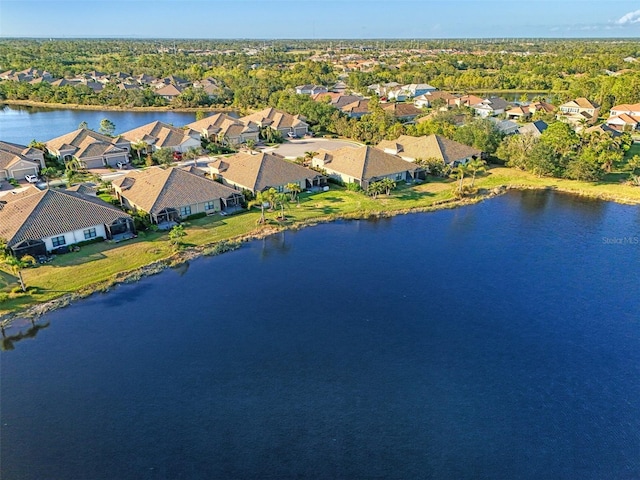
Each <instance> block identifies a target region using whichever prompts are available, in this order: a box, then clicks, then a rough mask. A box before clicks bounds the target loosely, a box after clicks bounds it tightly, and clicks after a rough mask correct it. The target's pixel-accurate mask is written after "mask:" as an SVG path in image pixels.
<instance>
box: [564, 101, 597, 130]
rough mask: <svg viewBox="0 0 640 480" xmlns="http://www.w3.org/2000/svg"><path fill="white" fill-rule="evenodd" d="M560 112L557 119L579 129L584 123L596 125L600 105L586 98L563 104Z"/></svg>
mask: <svg viewBox="0 0 640 480" xmlns="http://www.w3.org/2000/svg"><path fill="white" fill-rule="evenodd" d="M559 110H560V111H559V112H558V113H557V115H556V118H557V119H558V120H560V121H561V122H565V123H568V124H570V125H572V126H573V127H579V126H581V125H582V124H584V123H586V124H594V123H595V122H596V121H597V120H598V115H600V105H598V104H597V103H595V102H592V101H591V100H588V99H586V98H584V97H580V98H576V99H575V100H571V101H569V102H566V103H563V104H562V105H560V107H559Z"/></svg>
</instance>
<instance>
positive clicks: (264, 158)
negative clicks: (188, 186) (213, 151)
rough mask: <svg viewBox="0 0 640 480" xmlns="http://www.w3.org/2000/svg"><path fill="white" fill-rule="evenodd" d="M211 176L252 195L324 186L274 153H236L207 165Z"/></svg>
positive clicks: (313, 175) (316, 177)
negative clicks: (271, 190) (288, 187)
mask: <svg viewBox="0 0 640 480" xmlns="http://www.w3.org/2000/svg"><path fill="white" fill-rule="evenodd" d="M209 171H210V173H211V175H212V176H216V177H218V178H220V179H221V180H222V182H223V183H224V184H225V185H228V186H230V187H233V188H236V189H239V190H249V191H251V192H252V193H254V194H255V193H257V192H261V191H264V190H268V189H269V188H275V189H276V190H277V191H279V192H287V191H288V189H287V184H289V183H295V184H297V185H298V186H299V187H300V189H302V190H307V189H309V188H313V187H319V186H321V185H323V184H324V176H322V175H320V174H319V173H318V172H315V171H313V170H310V169H308V168H305V167H302V166H300V165H296V164H295V163H292V162H289V161H287V160H285V159H284V157H282V156H280V155H277V154H274V153H257V154H251V153H238V154H236V155H233V156H231V157H226V158H220V159H218V160H215V161H214V162H211V163H209Z"/></svg>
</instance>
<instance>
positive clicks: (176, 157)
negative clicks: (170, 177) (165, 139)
mask: <svg viewBox="0 0 640 480" xmlns="http://www.w3.org/2000/svg"><path fill="white" fill-rule="evenodd" d="M173 160H174V162H179V161H180V160H182V153H181V152H173Z"/></svg>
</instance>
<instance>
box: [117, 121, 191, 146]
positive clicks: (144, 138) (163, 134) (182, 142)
mask: <svg viewBox="0 0 640 480" xmlns="http://www.w3.org/2000/svg"><path fill="white" fill-rule="evenodd" d="M121 137H122V138H123V139H125V140H126V141H127V142H129V144H134V143H140V142H144V143H146V144H147V145H148V151H151V152H154V151H156V150H158V149H160V148H168V149H170V150H173V151H174V152H183V153H184V152H186V151H187V150H189V149H190V148H192V147H193V148H199V147H200V146H201V145H200V132H197V131H195V130H193V129H191V128H178V127H174V126H173V125H169V124H168V123H164V122H160V121H155V122H151V123H148V124H146V125H143V126H141V127H138V128H134V129H133V130H129V131H127V132H124V133H122V135H121Z"/></svg>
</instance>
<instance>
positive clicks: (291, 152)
mask: <svg viewBox="0 0 640 480" xmlns="http://www.w3.org/2000/svg"><path fill="white" fill-rule="evenodd" d="M357 146H359V144H358V143H356V142H353V141H349V140H331V139H325V138H302V139H299V140H289V141H287V142H286V143H283V144H281V145H279V146H277V147H276V148H267V149H265V150H264V151H265V152H269V151H273V152H275V153H278V154H279V155H282V156H284V157H287V158H296V157H304V152H317V151H318V150H320V149H321V148H323V149H325V150H337V149H339V148H342V147H354V148H355V147H357Z"/></svg>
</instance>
